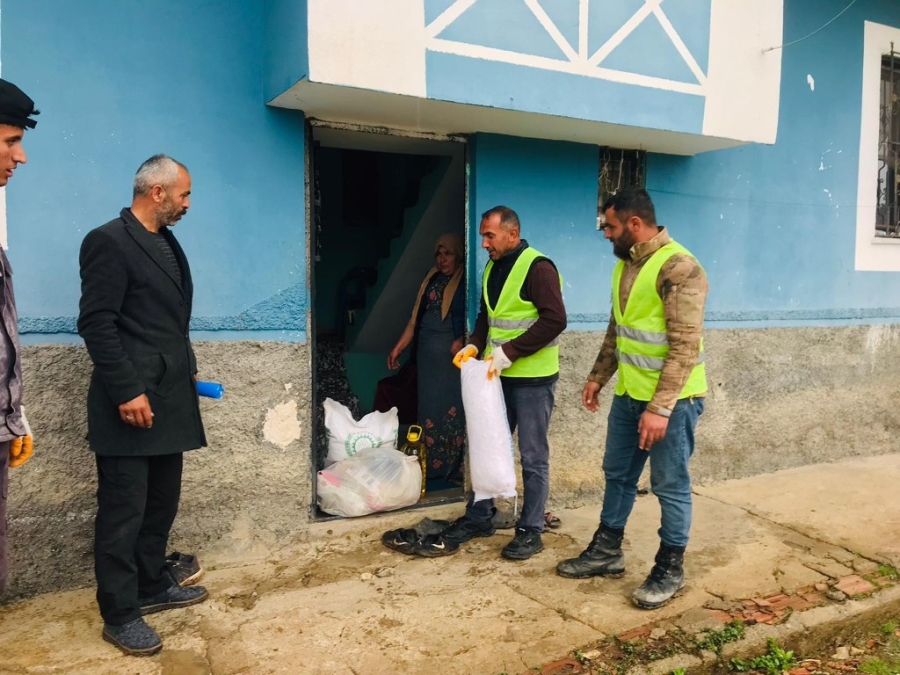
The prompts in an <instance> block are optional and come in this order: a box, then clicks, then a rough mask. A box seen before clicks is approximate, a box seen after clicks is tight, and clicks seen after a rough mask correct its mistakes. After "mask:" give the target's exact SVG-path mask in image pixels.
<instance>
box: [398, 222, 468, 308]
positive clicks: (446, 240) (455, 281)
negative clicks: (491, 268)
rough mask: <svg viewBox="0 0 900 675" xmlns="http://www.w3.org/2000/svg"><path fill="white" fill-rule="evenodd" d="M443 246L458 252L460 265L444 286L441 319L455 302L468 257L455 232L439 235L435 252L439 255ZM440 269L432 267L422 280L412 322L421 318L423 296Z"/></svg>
mask: <svg viewBox="0 0 900 675" xmlns="http://www.w3.org/2000/svg"><path fill="white" fill-rule="evenodd" d="M441 246H443V247H444V248H445V249H447V250H448V251H450V252H451V253H455V254H456V262H457V263H458V265H459V266H458V267H457V268H456V271H455V272H454V273H453V276H452V277H450V281H449V282H447V286H446V288H444V298H443V302H442V303H441V319H442V320H443V319H446V318H447V315H448V314H449V313H450V305H451V303H452V302H453V296H454V295H455V294H456V289H457V288H459V284H460V281H462V277H463V267H465V262H466V257H465V255H466V254H465V251H464V250H463V243H462V238H461V237H460V236H459V235H458V234H456V233H455V232H446V233H445V234H442V235H441V236H440V237H438V240H437V241H436V242H435V244H434V253H435V255H437V252H438V249H439V248H440V247H441ZM439 271H440V270H438V268H437V267H436V266H435V267H432V268H431V269H430V270H428V274H426V275H425V279H424V281H422V285H421V286H419V293H418V295H417V296H416V304H415V306H414V307H413V311H412V316H411V317H410V319H409V320H410V323H412V324H415V322H416V320H417V319H418V318H419V306H420V305H421V303H422V296H424V295H425V290H426V289H427V288H428V282H429V281H430V280H431V277H433V276H434V275H435V274H437V273H438V272H439Z"/></svg>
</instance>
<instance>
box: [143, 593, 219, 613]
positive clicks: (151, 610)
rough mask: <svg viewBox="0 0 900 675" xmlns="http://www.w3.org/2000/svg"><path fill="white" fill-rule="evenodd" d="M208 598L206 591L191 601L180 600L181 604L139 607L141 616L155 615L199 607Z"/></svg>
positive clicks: (168, 603)
mask: <svg viewBox="0 0 900 675" xmlns="http://www.w3.org/2000/svg"><path fill="white" fill-rule="evenodd" d="M208 597H209V593H208V592H207V591H204V592H203V595H198V596H197V597H196V598H192V599H191V600H182V601H181V602H160V603H157V604H155V605H144V606H143V607H141V616H147V615H148V614H156V613H157V612H165V611H166V610H167V609H179V608H181V607H190V606H191V605H199V604H200V603H201V602H203V601H204V600H206V599H207V598H208Z"/></svg>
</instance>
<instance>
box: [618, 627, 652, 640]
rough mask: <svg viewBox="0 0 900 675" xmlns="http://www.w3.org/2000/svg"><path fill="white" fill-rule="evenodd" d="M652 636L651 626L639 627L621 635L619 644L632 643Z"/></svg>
mask: <svg viewBox="0 0 900 675" xmlns="http://www.w3.org/2000/svg"><path fill="white" fill-rule="evenodd" d="M648 635H650V626H638V627H637V628H632V629H631V630H629V631H626V632H624V633H622V634H621V635H619V636H618V637H619V642H631V641H632V640H637V639H639V638H644V637H647V636H648Z"/></svg>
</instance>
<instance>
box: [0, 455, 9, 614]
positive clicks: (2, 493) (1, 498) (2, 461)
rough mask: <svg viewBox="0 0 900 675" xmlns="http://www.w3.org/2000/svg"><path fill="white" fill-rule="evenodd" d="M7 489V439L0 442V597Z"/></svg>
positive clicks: (3, 586)
mask: <svg viewBox="0 0 900 675" xmlns="http://www.w3.org/2000/svg"><path fill="white" fill-rule="evenodd" d="M8 491H9V441H4V442H3V443H0V597H2V596H3V594H4V593H6V575H7V562H6V498H7V492H8Z"/></svg>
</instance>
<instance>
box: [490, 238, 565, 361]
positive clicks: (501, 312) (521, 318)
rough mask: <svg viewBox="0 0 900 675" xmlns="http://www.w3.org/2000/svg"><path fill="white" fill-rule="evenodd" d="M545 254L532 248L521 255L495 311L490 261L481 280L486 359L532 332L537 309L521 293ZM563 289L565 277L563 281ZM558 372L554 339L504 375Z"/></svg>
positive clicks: (556, 348) (501, 293) (508, 278)
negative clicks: (530, 329) (489, 284)
mask: <svg viewBox="0 0 900 675" xmlns="http://www.w3.org/2000/svg"><path fill="white" fill-rule="evenodd" d="M546 257H547V256H545V255H544V254H542V253H541V252H540V251H537V250H536V249H533V248H531V247H530V246H529V247H528V248H526V249H525V250H524V251H522V253H520V254H519V257H518V259H517V260H516V262H515V263H514V264H513V268H512V269H511V270H510V272H509V276H508V277H507V279H506V282H505V283H504V284H503V288H502V289H501V291H500V297H499V298H498V299H497V305H496V307H491V302H490V296H489V295H488V286H487V280H488V277H489V276H490V273H491V269H493V266H494V263H493V261H490V260H489V261H488V264H487V266H486V267H485V269H484V276H483V277H482V289H481V292H482V293H483V294H484V304H485V307H486V308H487V320H488V340H487V346H486V347H485V350H484V356H485V358H487V357H488V356H490V354H491V352H492V351H493V350H494V349H497V348H498V347H499V346H500V345H503V344H506V343H507V342H509V341H510V340H514V339H516V338H517V337H519V336H520V335H522V334H523V333H524V332H525V331H527V330H528V329H529V328H531V327H532V326H533V325H534V324H535V323H536V322H537V320H538V311H537V307H535V306H534V303H532V302H526V301H525V300H522V297H521V291H522V286H523V285H524V284H525V279H526V277H527V276H528V271H529V270H530V269H531V265H532V263H534V261H535V260H537V259H538V258H546ZM560 286H562V277H560ZM558 372H559V338H558V337H557V338H556V339H554V340H553V341H552V342H551V343H550V344H548V345H547V346H546V347H544V348H543V349H540V350H538V351H537V352H536V353H534V354H532V355H531V356H524V357H522V358H520V359H516V360H515V361H514V362H513V364H512V365H511V366H510V367H509V368H507V369H506V370H504V371H503V377H526V378H532V377H549V376H551V375H556V374H557V373H558Z"/></svg>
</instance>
